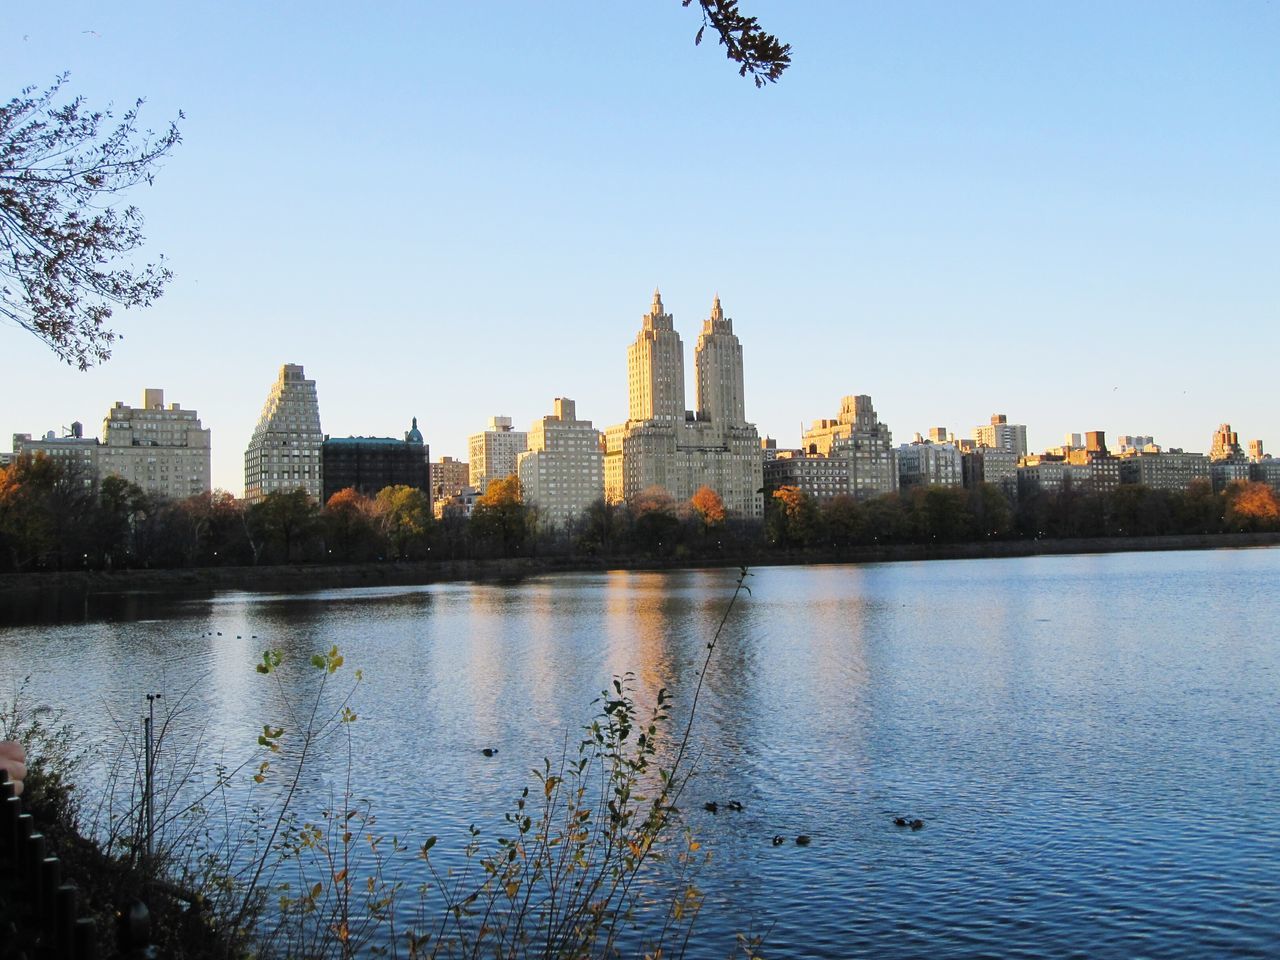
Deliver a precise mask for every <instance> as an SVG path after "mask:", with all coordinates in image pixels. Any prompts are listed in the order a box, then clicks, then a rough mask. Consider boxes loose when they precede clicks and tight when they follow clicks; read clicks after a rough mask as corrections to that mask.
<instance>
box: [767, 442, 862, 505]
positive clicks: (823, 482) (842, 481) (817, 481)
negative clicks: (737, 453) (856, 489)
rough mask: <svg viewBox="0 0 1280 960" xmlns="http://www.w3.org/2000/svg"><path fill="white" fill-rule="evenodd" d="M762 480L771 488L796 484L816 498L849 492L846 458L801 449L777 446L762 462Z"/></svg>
mask: <svg viewBox="0 0 1280 960" xmlns="http://www.w3.org/2000/svg"><path fill="white" fill-rule="evenodd" d="M764 482H765V486H766V487H768V488H769V489H770V490H777V489H778V488H779V487H795V488H796V489H798V490H800V491H801V492H802V493H805V494H807V495H808V496H810V497H813V499H815V500H818V501H826V500H832V499H834V498H835V497H842V496H849V495H850V486H849V461H848V460H846V459H845V458H844V457H828V456H826V455H825V454H819V453H814V454H809V453H805V452H804V451H803V450H776V451H775V452H774V456H772V457H770V458H769V459H768V460H766V461H765V463H764Z"/></svg>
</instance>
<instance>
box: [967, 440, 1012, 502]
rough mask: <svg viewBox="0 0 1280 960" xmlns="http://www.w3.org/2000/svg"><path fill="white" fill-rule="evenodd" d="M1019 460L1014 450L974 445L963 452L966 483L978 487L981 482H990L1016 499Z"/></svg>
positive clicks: (1007, 495)
mask: <svg viewBox="0 0 1280 960" xmlns="http://www.w3.org/2000/svg"><path fill="white" fill-rule="evenodd" d="M962 442H964V443H969V442H970V441H962ZM1018 460H1019V457H1018V455H1017V454H1016V453H1014V452H1013V451H1012V450H1001V449H999V448H998V447H979V446H976V445H974V446H973V447H972V449H967V450H965V451H964V452H963V471H964V485H965V486H966V487H976V486H978V485H979V484H981V483H989V484H991V485H992V486H993V487H999V488H1000V490H1001V491H1002V492H1003V493H1004V495H1005V496H1006V497H1008V498H1009V499H1010V500H1011V501H1012V500H1016V499H1017V497H1018Z"/></svg>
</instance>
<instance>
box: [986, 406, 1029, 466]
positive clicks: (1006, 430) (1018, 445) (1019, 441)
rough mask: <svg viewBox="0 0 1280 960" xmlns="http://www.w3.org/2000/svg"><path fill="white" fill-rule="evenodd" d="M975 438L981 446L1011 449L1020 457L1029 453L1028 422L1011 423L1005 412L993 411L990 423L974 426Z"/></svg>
mask: <svg viewBox="0 0 1280 960" xmlns="http://www.w3.org/2000/svg"><path fill="white" fill-rule="evenodd" d="M973 439H974V441H975V442H976V443H977V444H978V446H980V447H995V448H996V449H997V450H1009V451H1011V452H1012V453H1013V454H1014V455H1015V456H1018V457H1025V456H1026V455H1027V427H1026V424H1022V423H1010V422H1009V418H1008V417H1006V416H1005V415H1004V414H1003V413H993V414H992V415H991V422H990V423H988V424H984V425H983V426H980V427H974V428H973Z"/></svg>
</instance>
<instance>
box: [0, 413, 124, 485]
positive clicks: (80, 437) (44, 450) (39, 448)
mask: <svg viewBox="0 0 1280 960" xmlns="http://www.w3.org/2000/svg"><path fill="white" fill-rule="evenodd" d="M101 451H102V444H101V442H100V441H99V440H98V439H97V438H96V437H86V436H85V435H84V425H83V424H82V423H80V422H79V421H78V420H77V421H76V422H75V423H73V424H71V427H70V429H69V430H68V432H67V434H66V435H64V436H58V435H57V434H56V433H54V432H53V431H52V430H49V431H47V432H46V433H45V434H44V436H42V437H35V438H33V437H32V436H31V434H29V433H15V434H14V435H13V453H12V454H9V455H0V456H7V459H6V460H0V466H9V465H11V464H12V462H13V461H14V460H16V459H17V458H18V457H21V456H29V457H33V456H36V455H37V454H43V455H44V456H47V457H49V458H51V459H52V460H53V461H54V462H55V463H58V464H60V465H62V466H63V467H64V468H67V469H69V470H72V471H74V472H75V473H76V474H77V475H78V476H79V477H80V478H81V479H82V480H83V481H84V484H85V486H93V485H94V484H96V483H97V482H98V458H99V456H100V454H101Z"/></svg>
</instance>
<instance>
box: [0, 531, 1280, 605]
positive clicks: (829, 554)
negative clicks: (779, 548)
mask: <svg viewBox="0 0 1280 960" xmlns="http://www.w3.org/2000/svg"><path fill="white" fill-rule="evenodd" d="M1276 545H1280V533H1238V534H1193V535H1179V536H1168V537H1106V538H1086V539H1079V540H1009V541H998V542H991V543H955V544H936V545H931V544H893V545H886V546H878V547H861V548H856V549H851V550H844V551H838V552H836V551H813V550H809V551H803V552H801V551H796V552H794V553H783V552H771V553H767V554H766V553H758V554H754V555H751V556H738V557H723V558H719V559H713V558H700V559H696V560H695V559H690V558H684V559H675V558H662V559H643V558H630V557H625V558H592V557H521V558H515V559H506V560H453V561H444V562H389V563H362V564H290V565H279V566H270V567H203V568H194V569H176V570H121V571H114V572H104V571H71V572H61V573H17V574H4V575H0V624H3V623H8V622H14V620H15V618H16V620H18V621H30V620H31V619H33V618H34V619H36V620H44V619H46V618H48V617H49V616H50V615H51V614H52V615H54V616H56V618H57V619H63V617H64V616H65V615H66V614H68V613H72V611H74V610H75V609H77V608H80V607H83V606H84V605H85V604H86V603H87V601H88V599H89V598H91V597H95V596H103V597H106V596H112V595H123V594H158V595H162V596H166V595H172V596H175V597H184V596H200V595H204V594H211V593H214V592H217V591H220V590H251V591H268V592H286V593H287V592H298V591H306V590H320V589H333V588H340V587H380V586H416V585H420V584H428V583H440V582H446V581H468V580H472V581H481V582H486V581H487V582H494V581H498V582H502V581H514V580H520V579H523V578H525V577H529V576H536V575H538V574H545V573H559V572H575V571H603V570H675V569H693V568H699V567H739V566H777V565H788V564H826V563H893V562H902V561H912V560H962V559H981V558H999V557H1030V556H1054V555H1063V554H1084V553H1126V552H1136V551H1150V550H1211V549H1223V548H1242V547H1266V546H1276ZM59 612H60V613H59ZM73 615H74V614H73Z"/></svg>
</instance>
